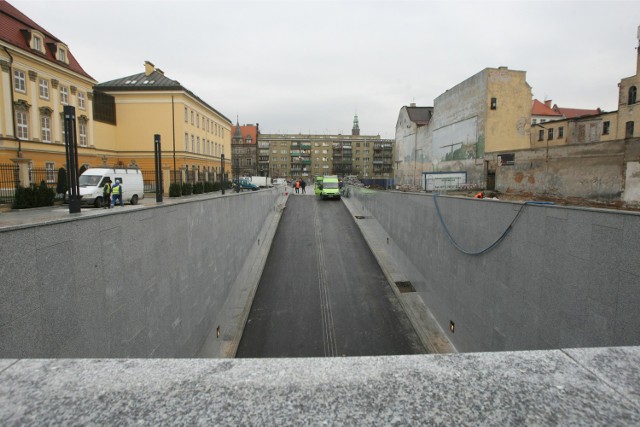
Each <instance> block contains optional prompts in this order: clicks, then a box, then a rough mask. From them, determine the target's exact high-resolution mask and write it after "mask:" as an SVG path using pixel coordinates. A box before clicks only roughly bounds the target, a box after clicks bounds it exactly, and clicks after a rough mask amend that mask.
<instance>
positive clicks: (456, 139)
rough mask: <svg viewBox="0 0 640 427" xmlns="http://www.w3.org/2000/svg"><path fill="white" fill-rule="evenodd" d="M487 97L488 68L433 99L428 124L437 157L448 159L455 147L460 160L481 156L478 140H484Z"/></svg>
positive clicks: (441, 159) (440, 159)
mask: <svg viewBox="0 0 640 427" xmlns="http://www.w3.org/2000/svg"><path fill="white" fill-rule="evenodd" d="M486 98H487V71H486V70H483V71H481V72H479V73H478V74H476V75H474V76H472V77H470V78H468V79H467V80H465V81H463V82H462V83H459V84H458V85H456V86H455V87H453V88H451V89H449V90H447V91H446V92H445V93H443V94H442V95H440V96H438V97H437V98H436V99H435V100H434V102H433V118H432V120H431V123H430V125H429V127H430V128H431V133H432V147H433V158H434V159H436V160H438V161H445V160H447V158H446V156H447V155H449V157H452V155H453V152H455V151H456V150H459V151H458V153H457V155H456V157H455V158H456V159H460V160H462V159H469V158H475V157H478V156H482V154H483V152H478V150H477V148H476V146H475V144H476V143H477V142H478V141H484V132H485V125H486V119H487V105H486ZM452 144H456V145H454V146H453V147H451V145H452Z"/></svg>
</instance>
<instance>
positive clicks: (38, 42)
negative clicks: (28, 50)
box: [32, 36, 42, 52]
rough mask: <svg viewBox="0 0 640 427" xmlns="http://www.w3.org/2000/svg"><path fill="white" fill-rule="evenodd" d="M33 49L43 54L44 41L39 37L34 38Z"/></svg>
mask: <svg viewBox="0 0 640 427" xmlns="http://www.w3.org/2000/svg"><path fill="white" fill-rule="evenodd" d="M32 40H33V49H34V50H37V51H38V52H42V39H41V38H40V37H38V36H34V37H33V39H32Z"/></svg>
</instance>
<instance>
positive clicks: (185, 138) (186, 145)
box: [184, 132, 189, 151]
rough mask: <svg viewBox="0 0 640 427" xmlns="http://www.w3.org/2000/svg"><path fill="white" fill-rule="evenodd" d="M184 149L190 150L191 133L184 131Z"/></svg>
mask: <svg viewBox="0 0 640 427" xmlns="http://www.w3.org/2000/svg"><path fill="white" fill-rule="evenodd" d="M184 151H189V134H188V133H186V132H185V133H184Z"/></svg>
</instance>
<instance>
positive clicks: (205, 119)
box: [0, 1, 232, 185]
mask: <svg viewBox="0 0 640 427" xmlns="http://www.w3.org/2000/svg"><path fill="white" fill-rule="evenodd" d="M67 105H70V106H73V107H75V109H76V135H77V143H78V162H79V165H81V166H85V167H101V166H109V167H113V166H124V167H138V168H140V169H142V170H143V171H149V172H151V171H153V170H154V165H155V163H154V135H156V134H158V135H160V137H161V143H162V156H163V159H162V164H163V169H165V176H166V171H167V169H169V170H172V171H175V173H174V174H171V177H172V180H173V179H175V180H178V181H179V180H180V179H182V180H184V179H185V178H186V179H191V177H198V179H199V180H203V179H207V180H210V181H213V180H216V179H217V178H219V174H220V173H221V170H222V163H221V159H222V157H223V155H224V156H226V158H227V159H226V163H227V166H226V167H225V169H226V171H227V172H230V171H231V167H230V165H231V158H230V157H231V125H232V123H231V121H230V120H229V119H228V118H226V117H225V116H224V115H223V114H221V113H220V112H219V111H217V110H216V109H215V108H213V107H211V106H210V105H208V104H207V103H206V102H205V101H204V100H202V99H201V98H199V97H198V96H197V95H196V94H194V93H193V92H191V91H190V90H188V89H187V88H185V87H184V86H182V85H181V84H180V83H179V82H177V81H175V80H172V79H169V78H167V77H166V76H165V75H164V72H162V70H160V69H156V67H155V66H154V65H153V64H152V63H151V62H148V61H147V62H145V64H144V72H142V73H139V74H136V75H132V76H128V77H124V78H120V79H116V80H111V81H108V82H105V83H100V84H98V82H97V81H96V80H95V79H94V78H93V77H91V76H90V75H89V74H88V73H87V72H86V71H84V69H83V68H82V67H81V66H80V64H79V63H78V61H77V60H76V59H75V57H74V56H73V54H72V53H71V51H70V50H69V47H68V46H67V45H66V44H65V43H63V42H62V41H61V40H59V39H58V38H56V37H55V36H54V35H52V34H50V33H48V32H47V31H46V30H44V29H43V28H42V27H40V26H39V25H38V24H37V23H35V22H33V21H32V20H31V19H29V18H28V17H27V16H25V15H24V14H23V13H21V12H20V11H19V10H17V9H15V8H14V7H13V6H11V5H10V4H9V3H7V2H6V1H0V164H16V163H18V164H21V165H22V167H25V166H26V167H29V168H38V169H40V168H44V169H46V172H47V173H46V176H47V180H50V182H55V179H56V172H57V170H58V169H59V168H61V167H63V168H66V155H65V134H64V117H63V109H64V107H65V106H67ZM187 172H188V173H187ZM23 181H25V180H22V179H21V182H20V185H24V182H23ZM27 182H28V181H27Z"/></svg>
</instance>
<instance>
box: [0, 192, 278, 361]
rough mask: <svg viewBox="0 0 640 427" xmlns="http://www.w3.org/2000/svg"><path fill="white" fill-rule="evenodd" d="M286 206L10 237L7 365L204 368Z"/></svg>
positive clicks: (190, 207) (0, 332) (137, 216)
mask: <svg viewBox="0 0 640 427" xmlns="http://www.w3.org/2000/svg"><path fill="white" fill-rule="evenodd" d="M277 197H278V190H276V189H271V190H261V191H258V192H252V193H243V194H228V195H226V196H223V197H213V198H208V199H207V198H204V199H198V200H191V201H186V200H185V201H184V202H179V203H172V204H167V205H159V206H150V207H146V208H144V209H138V210H123V211H120V212H119V211H115V212H112V213H109V214H108V215H96V216H87V217H80V218H77V219H74V220H66V221H60V222H50V223H46V224H42V225H39V226H21V227H20V228H16V229H4V230H2V231H0V257H1V258H2V260H3V263H2V264H1V265H0V277H2V280H0V357H191V356H195V355H196V354H197V352H198V350H199V349H200V347H201V346H202V344H203V342H204V340H205V337H206V335H207V334H208V333H210V331H211V328H212V327H213V323H214V319H216V316H217V315H218V313H219V312H221V311H222V309H223V305H224V304H225V301H226V300H227V296H228V295H229V292H230V287H231V285H232V284H233V282H234V280H235V278H236V276H238V273H239V271H240V270H241V268H243V265H244V263H245V261H246V256H245V254H247V253H248V252H249V250H250V249H251V248H252V247H253V245H255V244H256V239H257V237H258V235H259V233H260V231H261V229H262V227H263V225H264V223H265V220H266V218H267V215H268V214H269V212H270V211H272V210H273V209H274V205H275V203H276V199H277ZM218 320H219V319H218Z"/></svg>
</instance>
